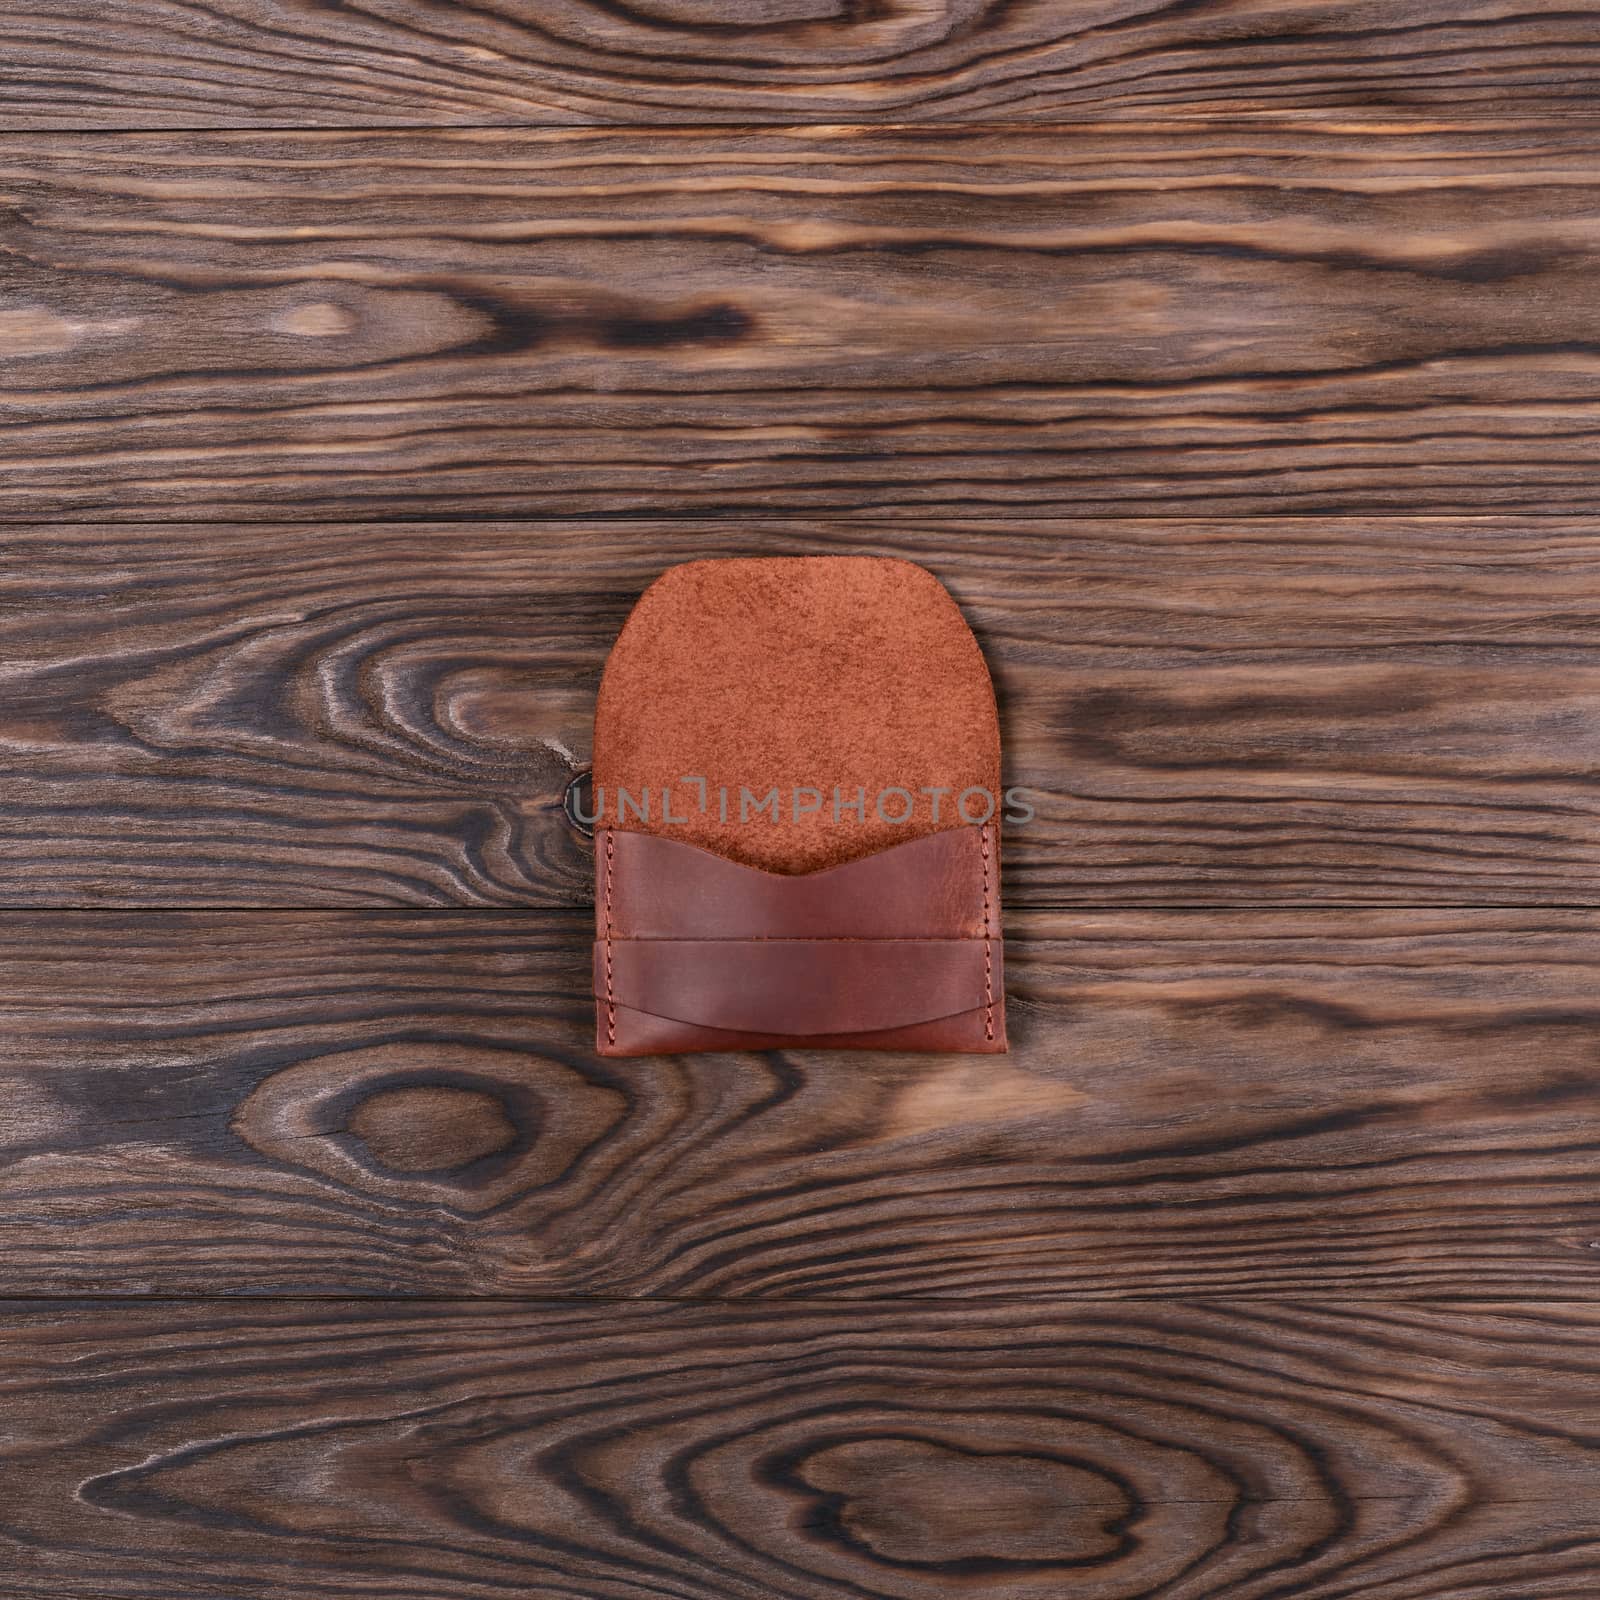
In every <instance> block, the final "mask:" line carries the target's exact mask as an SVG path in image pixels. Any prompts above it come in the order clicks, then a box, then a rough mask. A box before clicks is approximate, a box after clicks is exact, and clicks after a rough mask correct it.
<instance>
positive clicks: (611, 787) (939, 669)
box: [594, 556, 1000, 873]
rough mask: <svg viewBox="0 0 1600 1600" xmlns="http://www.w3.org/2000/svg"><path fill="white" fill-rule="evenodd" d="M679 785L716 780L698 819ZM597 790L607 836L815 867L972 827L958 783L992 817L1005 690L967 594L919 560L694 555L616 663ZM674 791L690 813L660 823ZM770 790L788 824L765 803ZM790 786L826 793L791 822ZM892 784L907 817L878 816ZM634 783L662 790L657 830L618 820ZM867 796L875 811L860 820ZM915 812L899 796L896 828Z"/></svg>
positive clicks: (672, 575) (604, 700)
mask: <svg viewBox="0 0 1600 1600" xmlns="http://www.w3.org/2000/svg"><path fill="white" fill-rule="evenodd" d="M686 777H696V778H703V779H704V780H705V782H706V785H707V794H708V796H709V803H708V804H707V805H706V807H705V809H704V810H703V811H702V810H701V809H699V807H698V804H697V801H698V790H697V788H696V787H694V786H685V785H684V784H683V782H682V781H681V780H683V779H684V778H686ZM594 783H595V789H596V795H597V798H598V799H600V800H602V801H603V803H604V806H605V813H604V815H605V823H604V824H603V825H609V826H613V827H617V828H619V829H621V830H624V831H634V832H643V833H659V834H662V835H664V836H668V837H672V838H676V839H681V840H683V841H684V842H685V843H687V844H693V845H698V846H700V847H701V848H702V849H707V850H711V851H715V852H716V853H717V854H719V855H723V856H726V857H728V858H729V859H730V860H734V861H742V862H745V863H748V864H749V865H752V866H758V867H762V868H764V869H766V870H767V871H769V872H784V873H800V872H811V871H815V870H817V869H818V868H822V867H830V866H837V865H839V864H840V863H842V862H845V861H850V860H854V859H855V858H857V857H860V856H864V855H869V854H871V853H872V852H874V851H878V850H883V849H885V848H887V847H889V846H891V845H895V844H902V843H904V842H905V841H906V840H907V839H910V838H916V837H918V836H920V835H924V834H928V833H933V832H936V831H938V830H940V829H943V828H954V827H959V826H961V825H962V820H963V819H962V817H961V816H960V815H959V814H958V813H957V811H956V797H957V796H959V795H960V794H962V793H963V792H965V791H969V790H973V789H981V790H986V791H988V793H989V794H990V795H992V796H993V797H994V803H995V805H996V806H998V805H999V803H1000V734H999V726H998V721H997V718H996V715H995V702H994V691H993V688H992V687H991V685H990V682H989V674H988V670H987V668H986V667H985V665H984V662H983V657H982V655H981V654H980V653H979V650H978V646H977V641H976V640H975V639H974V638H973V636H972V633H971V630H970V629H969V628H968V627H967V624H966V622H965V620H964V619H963V617H962V616H961V613H960V612H959V611H958V610H957V608H956V605H955V602H954V601H953V600H952V599H951V598H950V596H949V594H948V593H946V591H945V589H944V587H943V585H941V584H940V583H939V581H938V580H937V579H936V578H934V577H933V576H932V575H931V574H930V573H928V572H925V571H924V570H923V569H922V568H921V567H918V566H914V565H912V564H911V563H909V562H906V561H899V560H892V559H889V558H885V557H878V556H822V557H811V556H799V557H774V558H762V559H743V558H740V559H730V560H712V561H694V562H689V563H687V564H685V565H683V566H678V567H673V568H671V569H670V570H669V571H667V572H666V573H665V574H663V576H662V577H661V578H659V579H658V580H657V581H656V582H655V583H654V584H653V585H652V586H651V587H650V588H649V589H648V590H647V591H646V592H645V594H644V595H643V596H642V597H641V599H640V600H639V603H638V605H637V606H636V607H635V608H634V611H633V614H632V615H631V616H630V617H629V619H628V622H627V625H626V626H625V627H624V628H623V630H622V633H621V636H620V637H619V638H618V640H617V643H616V645H615V647H614V648H613V650H612V652H611V657H610V660H609V662H608V663H607V665H606V670H605V677H604V680H603V681H602V684H601V688H600V697H599V705H598V708H597V712H596V717H595V751H594ZM663 787H670V789H671V794H672V808H673V813H674V815H677V816H683V817H685V818H686V820H684V821H681V822H672V823H668V822H665V821H663V818H662V809H661V806H660V803H659V797H660V795H661V791H662V789H663ZM774 788H776V789H777V790H778V792H779V806H778V816H777V819H776V820H772V818H771V816H770V812H763V811H758V810H756V809H754V807H755V805H756V803H758V802H759V801H760V800H762V799H764V798H765V797H766V796H767V794H768V792H769V791H770V790H772V789H774ZM797 788H799V789H813V790H817V791H820V794H821V796H822V801H821V805H820V809H818V810H816V811H812V812H803V814H801V815H800V816H798V817H797V816H796V815H795V811H794V806H793V794H794V791H795V790H796V789H797ZM935 788H937V789H943V790H945V791H947V792H946V794H945V795H944V796H943V798H942V801H941V802H940V805H941V815H940V816H939V818H938V819H937V820H935V819H934V817H933V815H932V810H933V800H932V798H931V797H930V796H927V795H925V794H924V793H923V791H924V790H928V789H935ZM836 789H837V790H838V791H839V795H840V798H841V801H842V804H841V806H840V808H839V814H838V815H837V816H836V815H835V814H834V813H835V808H834V791H835V790H836ZM888 789H903V790H906V791H909V792H910V793H911V794H912V795H913V796H915V797H916V799H917V804H916V808H915V810H914V811H913V813H912V815H911V816H910V818H909V819H908V820H907V821H904V822H895V821H891V820H886V819H885V817H883V816H880V815H879V814H878V807H877V799H878V796H879V795H880V793H881V792H882V791H884V790H888ZM622 790H626V791H627V792H628V793H629V794H630V795H631V796H633V797H635V798H637V797H639V796H641V795H643V794H644V793H645V791H647V790H648V791H649V794H650V812H649V817H648V820H645V819H642V818H639V817H637V816H633V815H628V816H624V817H621V818H619V817H618V816H617V812H616V805H617V797H618V794H619V791H622ZM719 790H726V791H727V792H728V797H729V799H728V817H727V820H723V818H722V816H721V809H722V808H721V806H720V804H719V795H718V791H719ZM742 790H748V791H749V793H750V795H751V797H752V801H751V807H750V810H749V815H748V819H747V820H741V817H740V801H741V791H742ZM859 791H865V795H866V805H865V808H864V809H865V816H864V817H858V816H857V815H856V814H855V812H854V810H853V809H849V802H851V801H854V800H855V799H856V798H857V796H858V792H859ZM972 803H973V805H977V804H978V802H977V801H976V800H974V801H973V802H972ZM903 809H904V804H903V802H901V801H900V800H899V799H898V797H893V796H891V797H890V798H889V800H888V801H887V802H886V806H885V810H886V811H887V813H888V815H889V816H890V817H892V816H894V815H895V814H896V813H897V811H899V810H903ZM969 820H971V821H980V820H982V819H981V817H978V816H976V815H973V816H971V817H970V819H969Z"/></svg>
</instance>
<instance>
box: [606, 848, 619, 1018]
mask: <svg viewBox="0 0 1600 1600" xmlns="http://www.w3.org/2000/svg"><path fill="white" fill-rule="evenodd" d="M611 840H612V833H611V830H610V829H609V828H607V829H606V887H605V902H606V1043H607V1044H608V1045H614V1044H615V1043H616V1042H617V995H616V990H615V988H614V987H613V985H612V981H611V852H612V844H611Z"/></svg>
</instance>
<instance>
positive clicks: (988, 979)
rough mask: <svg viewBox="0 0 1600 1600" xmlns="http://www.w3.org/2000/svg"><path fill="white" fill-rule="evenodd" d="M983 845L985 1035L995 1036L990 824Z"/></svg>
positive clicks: (981, 833)
mask: <svg viewBox="0 0 1600 1600" xmlns="http://www.w3.org/2000/svg"><path fill="white" fill-rule="evenodd" d="M978 838H979V840H980V841H981V843H982V845H983V1036H984V1038H985V1039H993V1038H994V940H993V939H992V938H991V937H990V927H989V825H988V824H987V823H985V824H984V825H983V827H981V828H980V829H979V830H978Z"/></svg>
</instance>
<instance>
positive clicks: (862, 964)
mask: <svg viewBox="0 0 1600 1600" xmlns="http://www.w3.org/2000/svg"><path fill="white" fill-rule="evenodd" d="M999 962H1000V948H999V944H998V941H992V940H984V939H756V940H746V939H613V940H610V941H606V940H598V941H596V943H595V947H594V992H595V994H596V996H597V997H599V998H600V999H602V1000H608V1001H613V1002H614V1003H615V1004H617V1005H619V1006H627V1007H629V1008H631V1009H633V1010H635V1011H646V1012H649V1013H651V1014H652V1015H655V1016H660V1017H670V1018H671V1019H673V1020H674V1021H677V1022H685V1023H693V1024H695V1025H698V1026H701V1027H707V1028H722V1029H727V1030H730V1031H733V1032H738V1033H761V1034H794V1035H798V1036H811V1035H817V1034H855V1033H870V1032H874V1031H878V1030H882V1029H887V1028H899V1027H906V1026H909V1025H911V1024H913V1023H918V1022H930V1021H933V1020H934V1019H936V1018H938V1017H947V1016H953V1015H955V1014H956V1013H957V1012H963V1011H972V1010H975V1009H977V1008H980V1007H982V1006H984V1004H985V1003H986V999H987V997H988V996H989V994H990V993H991V992H992V991H991V988H990V984H991V981H992V975H993V973H994V972H995V971H997V970H998V969H999Z"/></svg>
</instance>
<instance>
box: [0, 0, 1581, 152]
mask: <svg viewBox="0 0 1600 1600" xmlns="http://www.w3.org/2000/svg"><path fill="white" fill-rule="evenodd" d="M1597 59H1600V20H1597V18H1596V17H1595V15H1594V14H1593V12H1592V11H1590V10H1588V9H1586V8H1584V7H1582V6H1573V5H1570V4H1565V3H1560V0H1522V3H1521V4H1518V5H1515V6H1504V5H1500V6H1496V5H1490V4H1487V3H1484V0H1388V3H1386V4H1384V5H1383V6H1381V7H1358V8H1352V7H1349V6H1341V5H1333V4H1329V3H1326V0H1323V3H1312V4H1296V3H1293V0H1231V3H1228V4H1215V3H1213V4H1181V3H1180V4H1160V5H1148V6H1145V7H1143V8H1140V7H1136V6H1133V5H1129V4H1127V3H1125V0H1072V3H1068V0H1041V3H1034V4H1028V5H1006V4H997V3H994V0H934V3H926V4H924V3H915V4H914V3H909V0H896V3H885V4H876V5H870V6H869V5H854V4H847V3H843V0H823V3H817V0H735V3H733V4H726V3H723V4H716V5H712V4H708V3H705V0H656V3H653V4H650V5H647V6H640V5H626V6H625V5H617V4H610V3H605V0H565V3H560V4H542V5H537V6H530V5H509V4H503V3H495V0H474V3H455V4H451V5H447V6H446V5H429V4H426V3H425V0H383V3H365V4H350V3H340V4H325V5H302V4H295V3H294V0H162V3H161V4H156V5H152V4H150V3H148V0H144V3H139V0H101V3H98V4H94V3H91V0H52V4H50V5H49V6H47V7H32V6H25V5H22V4H16V3H13V4H11V5H8V6H6V7H5V8H4V10H3V12H0V62H3V66H0V125H3V126H10V127H19V126H20V127H30V126H31V127H53V128H81V127H111V128H128V127H153V128H162V127H166V128H173V127H178V128H192V127H207V128H217V127H240V126H252V125H253V126H262V125H266V126H279V127H282V126H293V127H304V126H322V127H329V126H338V127H343V126H369V127H370V126H381V125H385V124H417V125H423V126H429V125H431V126H441V125H445V124H453V123H461V124H470V123H478V124H494V123H500V124H516V123H539V122H548V123H639V122H646V123H648V122H675V121H676V122H682V121H688V122H709V123H718V122H739V123H742V122H775V121H803V120H810V121H816V120H822V121H835V120H849V121H857V120H863V119H872V118H888V119H891V120H899V119H911V120H926V119H929V118H934V119H970V118H975V117H976V118H990V119H993V118H998V117H1006V118H1036V117H1051V116H1060V115H1074V116H1083V115H1087V116H1105V115H1111V116H1118V115H1129V114H1132V115H1143V114H1148V113H1150V112H1151V111H1152V110H1183V111H1189V112H1197V113H1201V114H1213V115H1215V114H1223V115H1237V114H1239V113H1241V112H1251V113H1253V112H1260V111H1283V110H1294V109H1303V108H1320V107H1339V108H1345V109H1352V108H1354V109H1364V110H1367V111H1371V110H1374V109H1389V110H1392V109H1397V108H1412V109H1416V110H1424V109H1438V108H1440V107H1443V108H1445V109H1446V110H1447V111H1448V112H1450V113H1452V114H1453V113H1458V112H1459V111H1460V110H1461V109H1462V108H1463V107H1469V108H1481V109H1482V110H1484V111H1486V112H1488V113H1490V114H1497V115H1501V116H1504V115H1505V114H1506V113H1507V112H1508V111H1511V110H1516V111H1519V112H1521V113H1522V114H1524V115H1533V114H1539V113H1543V114H1545V115H1550V114H1561V113H1565V112H1573V111H1577V112H1584V111H1588V110H1592V109H1593V101H1594V94H1595V85H1596V80H1597V77H1600V64H1597Z"/></svg>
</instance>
